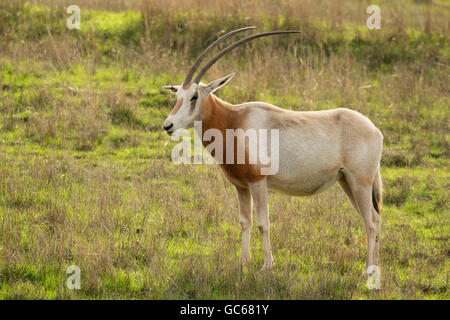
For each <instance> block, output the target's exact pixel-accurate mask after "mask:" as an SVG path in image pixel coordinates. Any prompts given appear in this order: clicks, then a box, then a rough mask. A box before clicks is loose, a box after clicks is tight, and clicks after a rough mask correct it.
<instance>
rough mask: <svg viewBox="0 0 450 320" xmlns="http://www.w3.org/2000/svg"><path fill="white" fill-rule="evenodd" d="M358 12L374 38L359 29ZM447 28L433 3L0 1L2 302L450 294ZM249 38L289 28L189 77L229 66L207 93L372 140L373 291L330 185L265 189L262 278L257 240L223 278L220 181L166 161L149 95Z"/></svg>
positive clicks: (354, 226) (160, 93)
mask: <svg viewBox="0 0 450 320" xmlns="http://www.w3.org/2000/svg"><path fill="white" fill-rule="evenodd" d="M183 3H184V2H183ZM337 3H339V4H337ZM70 4H77V5H79V6H80V8H81V29H80V30H68V29H67V28H66V18H67V17H68V14H66V13H65V8H66V7H67V6H68V5H70ZM370 4H378V5H379V6H380V8H381V25H382V29H381V30H369V29H368V28H367V27H366V19H367V17H368V14H366V8H367V7H368V6H369V5H370ZM449 21H450V6H449V5H448V3H447V2H446V1H426V0H425V1H409V0H408V1H407V0H399V1H387V0H386V1H381V0H379V1H349V0H345V1H344V0H343V1H339V2H337V1H336V2H335V1H312V0H302V1H294V0H285V1H277V0H271V1H269V0H262V1H259V2H258V6H256V5H255V4H254V2H252V1H249V0H243V1H226V0H219V1H206V0H196V1H192V2H189V4H187V3H184V4H181V3H179V2H176V1H153V0H151V1H150V0H149V1H142V2H141V1H129V2H127V3H125V1H110V2H106V1H103V2H102V1H87V0H79V1H62V0H54V1H50V0H47V1H12V2H9V3H5V2H1V4H0V298H2V299H208V298H213V299H255V298H258V299H449V298H450V294H449V283H448V281H449V271H450V259H449V258H450V241H449V234H450V215H449V213H450V211H449V189H450V185H449V181H450V179H449V168H450V163H449V159H450V146H449V138H450V131H449V125H450V117H449V115H450V108H449V105H450V103H449V102H450V95H449V93H450V90H449V79H448V76H449V51H450V50H449V45H448V44H449V34H450V33H449ZM247 25H256V26H257V27H258V29H257V31H260V32H262V31H269V30H274V29H299V30H301V31H302V33H301V34H300V35H299V36H289V37H276V38H275V37H274V38H270V39H269V38H265V39H260V40H257V41H254V42H253V43H251V44H248V45H246V46H245V47H243V48H240V49H237V50H235V51H234V52H233V53H231V54H229V55H227V56H226V57H224V58H223V59H222V60H221V61H220V62H219V63H217V65H215V66H214V67H213V68H212V69H211V70H210V71H209V72H208V74H207V75H206V76H205V78H204V80H203V81H208V80H214V79H216V78H219V77H221V76H225V75H227V74H229V73H231V72H236V76H235V77H234V78H233V80H232V81H231V82H230V84H229V85H227V86H226V88H224V89H223V90H221V91H220V92H219V93H218V96H219V97H221V98H223V99H225V100H227V101H229V102H231V103H241V102H244V101H251V100H259V101H266V102H269V103H273V104H275V105H278V106H280V107H283V108H286V109H292V110H322V109H330V108H335V107H347V108H351V109H354V110H357V111H360V112H362V113H363V114H365V115H367V116H368V117H369V118H370V119H371V120H372V121H373V123H374V124H375V125H376V126H377V127H378V128H380V129H381V131H382V132H383V134H384V151H383V158H382V168H381V173H382V177H383V182H384V188H385V189H384V194H383V197H384V207H383V212H382V217H383V227H382V244H383V247H382V251H381V266H380V267H381V272H382V289H381V290H369V289H367V288H366V286H365V281H364V280H362V279H361V275H362V273H363V271H364V267H365V266H364V263H365V254H366V249H365V243H364V232H363V230H364V228H363V223H362V219H361V218H360V217H359V216H358V214H357V213H356V211H354V209H353V208H352V207H351V204H350V203H349V202H348V201H347V199H346V198H345V195H344V193H343V192H342V191H341V189H340V188H339V186H336V187H333V188H332V189H330V190H328V191H326V192H324V193H322V194H319V195H316V196H313V197H308V198H299V197H289V196H286V195H281V194H278V193H272V194H270V211H271V241H272V246H273V253H274V259H275V263H276V268H275V269H274V270H273V271H272V272H266V273H260V272H259V269H260V267H261V266H262V263H263V254H262V248H261V239H260V235H259V232H258V230H257V228H256V227H254V230H253V231H252V240H251V241H252V263H251V265H250V267H249V268H246V269H244V270H241V269H240V268H239V266H238V261H239V252H240V225H239V214H238V205H237V199H236V195H235V191H234V189H233V187H232V185H231V184H230V183H229V182H228V181H227V180H226V179H225V177H224V176H223V174H222V172H221V171H220V169H219V168H218V167H217V166H214V165H200V166H199V165H175V164H173V163H172V162H171V161H170V154H171V150H172V148H173V146H174V145H175V142H171V141H170V139H169V137H168V136H167V135H166V134H165V133H164V132H163V130H162V129H161V126H162V123H163V120H164V119H165V117H166V116H167V115H168V113H169V112H170V110H171V108H172V107H173V105H174V98H173V96H171V95H170V94H168V93H166V92H165V91H164V90H162V88H161V87H162V86H163V85H170V84H180V83H181V82H182V80H183V78H184V76H185V74H186V72H187V70H188V68H189V66H190V64H191V63H192V62H193V61H194V59H195V57H196V55H197V54H199V52H200V51H201V50H202V49H203V48H204V47H205V46H206V45H207V44H208V43H210V42H211V41H212V40H213V39H215V38H216V37H217V36H218V35H220V34H221V32H223V31H228V30H231V29H234V28H237V27H242V26H247ZM70 265H77V266H79V267H80V269H81V289H80V290H69V289H68V288H67V287H66V279H67V277H68V275H67V274H66V268H67V267H68V266H70Z"/></svg>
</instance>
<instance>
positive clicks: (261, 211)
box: [249, 179, 275, 270]
mask: <svg viewBox="0 0 450 320" xmlns="http://www.w3.org/2000/svg"><path fill="white" fill-rule="evenodd" d="M249 188H250V193H251V195H252V198H253V202H254V204H255V213H256V223H257V224H258V228H259V231H260V232H261V235H262V242H263V248H264V265H263V267H262V269H261V270H269V269H272V268H273V267H274V266H275V264H274V262H273V257H272V251H271V249H270V232H269V229H270V225H269V196H268V191H267V181H266V179H263V180H261V181H259V182H255V183H249Z"/></svg>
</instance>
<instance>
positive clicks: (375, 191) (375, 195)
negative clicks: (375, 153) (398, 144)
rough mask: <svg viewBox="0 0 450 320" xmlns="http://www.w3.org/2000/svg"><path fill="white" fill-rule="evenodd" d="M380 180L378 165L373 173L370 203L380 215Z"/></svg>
mask: <svg viewBox="0 0 450 320" xmlns="http://www.w3.org/2000/svg"><path fill="white" fill-rule="evenodd" d="M382 188H383V185H382V182H381V174H380V167H378V169H377V172H376V174H375V181H374V182H373V187H372V203H373V207H374V208H375V210H376V211H377V212H378V214H379V215H381V206H382V202H383V200H382V196H381V193H382Z"/></svg>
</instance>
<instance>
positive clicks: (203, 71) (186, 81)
mask: <svg viewBox="0 0 450 320" xmlns="http://www.w3.org/2000/svg"><path fill="white" fill-rule="evenodd" d="M250 29H255V27H253V26H252V27H245V28H241V29H236V30H233V31H230V32H228V33H227V34H225V35H223V36H221V37H220V38H219V39H217V40H216V41H214V42H213V43H212V44H211V45H210V46H209V47H208V48H206V49H205V50H204V51H203V52H202V53H201V54H200V55H199V56H198V58H197V59H196V60H195V62H194V64H193V66H192V67H191V69H190V70H189V72H188V74H187V76H186V79H185V80H184V84H188V83H190V82H191V80H192V77H193V76H194V73H195V70H197V68H198V66H199V65H200V63H201V62H202V61H203V59H204V58H205V56H206V55H207V54H208V53H209V52H210V51H211V50H212V49H214V48H215V47H217V45H218V44H219V43H220V42H222V41H223V40H225V39H227V38H229V37H231V36H232V35H234V34H236V33H239V32H242V31H247V30H250ZM299 32H300V31H296V30H286V31H272V32H264V33H258V34H254V35H252V36H248V37H246V38H243V39H241V40H239V41H236V42H234V43H233V44H230V45H229V46H228V47H226V48H225V49H223V50H222V51H220V52H219V53H218V54H216V55H215V56H214V57H213V58H212V59H211V60H209V61H208V63H206V65H205V66H204V67H203V68H202V69H201V70H200V72H199V73H198V74H197V76H196V77H195V79H194V82H195V83H196V84H199V83H200V80H201V79H202V77H203V76H204V75H205V73H206V71H208V69H209V68H211V66H212V65H213V64H214V63H216V62H217V60H219V59H220V58H222V56H223V55H225V54H226V53H227V52H229V51H231V50H233V49H234V48H236V47H239V46H240V45H242V44H244V43H246V42H248V41H250V40H253V39H257V38H261V37H266V36H271V35H275V34H284V33H299Z"/></svg>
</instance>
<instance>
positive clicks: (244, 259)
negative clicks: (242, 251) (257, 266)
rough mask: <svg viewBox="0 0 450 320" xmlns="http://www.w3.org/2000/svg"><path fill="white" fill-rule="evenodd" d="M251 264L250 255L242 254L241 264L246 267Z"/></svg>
mask: <svg viewBox="0 0 450 320" xmlns="http://www.w3.org/2000/svg"><path fill="white" fill-rule="evenodd" d="M249 264H250V257H244V256H241V259H240V260H239V265H240V266H241V267H246V266H248V265H249Z"/></svg>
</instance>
